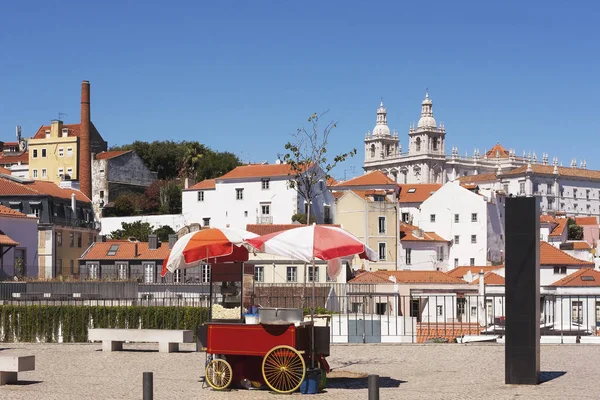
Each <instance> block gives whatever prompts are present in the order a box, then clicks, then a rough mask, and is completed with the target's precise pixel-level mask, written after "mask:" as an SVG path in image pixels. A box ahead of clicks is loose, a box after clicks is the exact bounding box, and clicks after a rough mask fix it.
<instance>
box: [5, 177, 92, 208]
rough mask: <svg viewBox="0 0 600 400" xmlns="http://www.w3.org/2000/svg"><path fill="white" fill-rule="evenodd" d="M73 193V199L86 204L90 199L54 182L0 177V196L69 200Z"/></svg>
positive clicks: (77, 191)
mask: <svg viewBox="0 0 600 400" xmlns="http://www.w3.org/2000/svg"><path fill="white" fill-rule="evenodd" d="M73 193H75V198H76V199H77V200H79V201H83V202H86V203H89V202H90V199H88V198H87V196H86V195H84V194H83V193H81V192H80V191H79V190H75V189H68V188H61V187H60V186H58V185H57V184H56V183H54V182H47V181H22V182H17V181H15V180H12V179H10V178H5V177H1V176H0V196H10V195H18V196H43V195H48V196H52V197H58V198H62V199H69V200H70V199H71V194H73Z"/></svg>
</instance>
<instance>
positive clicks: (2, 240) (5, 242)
mask: <svg viewBox="0 0 600 400" xmlns="http://www.w3.org/2000/svg"><path fill="white" fill-rule="evenodd" d="M18 245H19V242H16V241H14V240H12V239H11V238H10V237H9V236H8V235H5V234H4V232H2V231H0V246H18Z"/></svg>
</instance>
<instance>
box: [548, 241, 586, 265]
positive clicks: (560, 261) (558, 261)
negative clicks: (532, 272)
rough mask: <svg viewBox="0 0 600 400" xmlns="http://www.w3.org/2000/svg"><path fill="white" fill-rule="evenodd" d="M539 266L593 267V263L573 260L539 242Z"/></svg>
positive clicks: (569, 256) (573, 258)
mask: <svg viewBox="0 0 600 400" xmlns="http://www.w3.org/2000/svg"><path fill="white" fill-rule="evenodd" d="M540 265H552V266H556V265H561V266H562V265H581V266H591V267H593V266H594V263H593V262H589V261H583V260H580V259H578V258H575V257H573V256H571V255H569V254H567V253H565V252H564V251H562V250H560V249H557V248H556V247H554V246H552V245H551V244H550V243H548V242H541V243H540Z"/></svg>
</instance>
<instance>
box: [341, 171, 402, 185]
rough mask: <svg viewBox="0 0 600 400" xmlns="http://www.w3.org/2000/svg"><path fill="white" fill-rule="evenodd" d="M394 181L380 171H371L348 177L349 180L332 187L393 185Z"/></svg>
mask: <svg viewBox="0 0 600 400" xmlns="http://www.w3.org/2000/svg"><path fill="white" fill-rule="evenodd" d="M395 184H396V182H394V181H393V180H391V179H390V178H388V176H387V175H385V174H384V173H383V172H381V171H373V172H369V173H368V174H364V175H361V176H359V177H357V178H354V179H350V180H349V181H345V182H340V183H338V184H337V185H335V186H334V187H338V188H341V187H352V186H388V185H395Z"/></svg>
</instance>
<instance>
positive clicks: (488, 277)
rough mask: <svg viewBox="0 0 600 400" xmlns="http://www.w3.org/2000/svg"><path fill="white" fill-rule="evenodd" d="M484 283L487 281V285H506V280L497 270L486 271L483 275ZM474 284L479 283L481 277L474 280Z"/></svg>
mask: <svg viewBox="0 0 600 400" xmlns="http://www.w3.org/2000/svg"><path fill="white" fill-rule="evenodd" d="M483 283H485V284H486V285H504V283H505V280H504V277H503V276H501V275H498V274H497V273H495V272H491V271H490V272H486V273H485V274H484V275H483ZM473 284H474V285H476V284H479V278H477V279H475V280H474V281H473Z"/></svg>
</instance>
